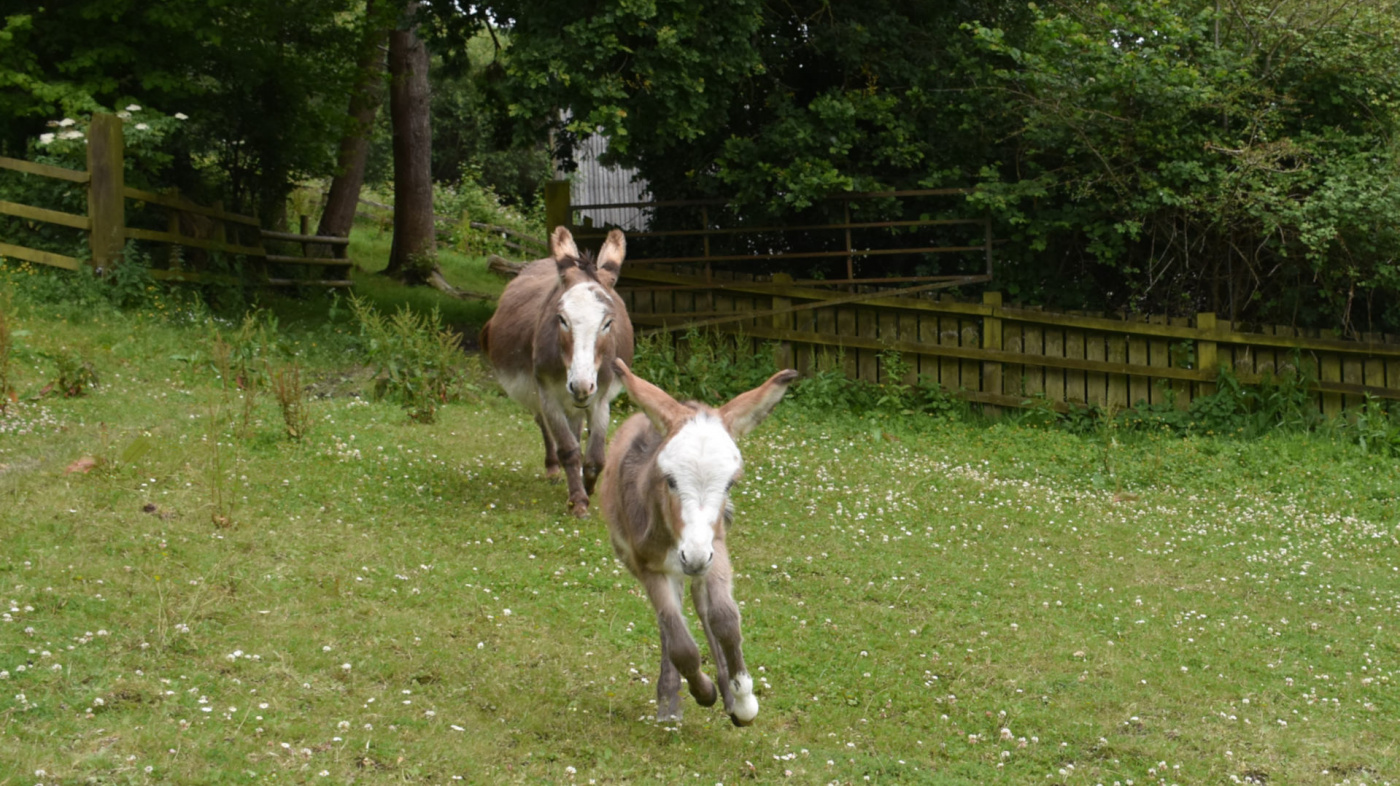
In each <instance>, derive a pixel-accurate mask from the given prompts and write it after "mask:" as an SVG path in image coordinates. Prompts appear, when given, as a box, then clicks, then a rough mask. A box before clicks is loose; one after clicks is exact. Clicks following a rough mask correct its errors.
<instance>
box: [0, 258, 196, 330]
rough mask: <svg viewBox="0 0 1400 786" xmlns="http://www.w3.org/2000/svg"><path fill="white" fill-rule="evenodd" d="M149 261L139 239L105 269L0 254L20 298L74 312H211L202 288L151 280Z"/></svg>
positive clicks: (165, 315) (5, 277)
mask: <svg viewBox="0 0 1400 786" xmlns="http://www.w3.org/2000/svg"><path fill="white" fill-rule="evenodd" d="M150 261H151V260H150V256H149V255H148V254H147V253H146V252H145V250H144V249H142V248H141V247H139V246H138V245H137V243H136V242H135V241H131V242H128V243H127V246H126V250H125V251H124V252H123V254H122V263H121V264H119V265H116V266H114V267H113V268H112V269H111V270H107V271H103V272H102V274H99V273H98V271H96V270H94V269H93V268H92V267H91V266H89V265H82V266H80V267H79V268H78V269H77V270H72V271H70V270H62V269H59V268H51V267H47V266H45V265H38V264H34V263H30V262H24V261H19V260H10V259H4V258H0V282H3V284H4V285H5V286H6V287H7V288H8V289H9V291H10V292H11V293H12V296H13V298H14V301H15V302H16V303H27V304H33V305H45V306H53V307H57V308H60V309H62V310H64V311H67V312H69V313H71V314H72V315H73V316H74V317H75V318H88V317H91V316H92V315H93V314H95V313H102V312H109V311H119V310H124V311H131V312H135V313H141V314H145V315H147V316H151V317H155V318H158V319H163V320H170V321H176V320H184V321H187V322H189V321H195V322H198V321H201V320H202V319H203V318H204V317H205V316H207V315H208V309H207V308H206V307H205V305H204V303H203V300H202V298H201V295H200V293H199V292H198V291H194V290H186V289H179V288H175V287H169V286H167V285H165V284H162V283H160V282H157V281H155V280H153V279H152V278H151V276H150Z"/></svg>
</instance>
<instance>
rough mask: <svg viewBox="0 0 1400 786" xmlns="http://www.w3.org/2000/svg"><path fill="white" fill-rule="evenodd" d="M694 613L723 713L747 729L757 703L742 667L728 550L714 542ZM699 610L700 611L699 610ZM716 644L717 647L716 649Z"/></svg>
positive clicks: (696, 590) (695, 591)
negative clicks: (710, 657) (717, 666)
mask: <svg viewBox="0 0 1400 786" xmlns="http://www.w3.org/2000/svg"><path fill="white" fill-rule="evenodd" d="M692 595H693V596H694V598H695V610H696V613H697V614H699V615H700V619H701V622H702V624H703V625H704V627H705V636H706V638H708V639H709V641H710V651H711V652H713V653H714V655H715V662H716V663H717V664H723V666H722V667H721V669H720V671H719V675H718V676H719V679H720V690H721V692H722V693H723V694H724V709H725V711H726V712H728V713H729V719H730V720H731V721H733V723H734V725H735V726H747V725H749V724H750V723H753V719H754V718H756V717H758V699H757V698H755V697H754V695H753V678H752V677H750V676H749V670H748V667H746V666H745V665H744V649H743V642H744V635H743V633H742V632H741V631H740V629H739V625H740V617H739V607H738V606H737V605H736V604H735V603H734V592H733V587H732V585H731V578H730V567H729V547H728V546H727V545H726V544H725V543H724V541H720V540H717V541H715V556H714V560H713V561H712V562H711V563H710V569H709V570H708V571H707V572H706V574H705V580H704V589H703V590H700V589H699V584H698V583H697V584H696V585H695V586H694V587H692ZM702 607H703V608H702ZM716 643H718V645H719V646H718V647H716V646H715V645H716Z"/></svg>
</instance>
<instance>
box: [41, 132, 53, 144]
mask: <svg viewBox="0 0 1400 786" xmlns="http://www.w3.org/2000/svg"><path fill="white" fill-rule="evenodd" d="M53 138H54V135H53V134H40V135H39V144H41V145H47V144H49V143H50V142H52V141H53Z"/></svg>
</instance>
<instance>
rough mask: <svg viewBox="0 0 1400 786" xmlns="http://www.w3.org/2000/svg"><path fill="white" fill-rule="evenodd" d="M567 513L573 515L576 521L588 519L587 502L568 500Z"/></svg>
mask: <svg viewBox="0 0 1400 786" xmlns="http://www.w3.org/2000/svg"><path fill="white" fill-rule="evenodd" d="M569 512H570V513H572V514H574V518H577V519H586V518H588V500H586V499H585V500H583V501H582V502H578V501H576V500H572V499H571V500H569Z"/></svg>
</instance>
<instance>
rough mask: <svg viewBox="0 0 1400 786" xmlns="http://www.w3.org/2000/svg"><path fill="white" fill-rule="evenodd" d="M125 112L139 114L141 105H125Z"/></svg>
mask: <svg viewBox="0 0 1400 786" xmlns="http://www.w3.org/2000/svg"><path fill="white" fill-rule="evenodd" d="M126 111H128V112H140V111H141V105H140V104H127V105H126Z"/></svg>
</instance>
